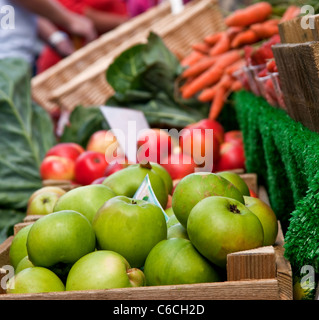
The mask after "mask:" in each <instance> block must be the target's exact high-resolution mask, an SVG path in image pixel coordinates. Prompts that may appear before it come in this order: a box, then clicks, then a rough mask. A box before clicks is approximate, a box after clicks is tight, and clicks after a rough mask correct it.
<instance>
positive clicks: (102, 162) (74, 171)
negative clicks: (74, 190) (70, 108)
mask: <svg viewBox="0 0 319 320" xmlns="http://www.w3.org/2000/svg"><path fill="white" fill-rule="evenodd" d="M106 134H111V133H110V132H108V131H106V130H101V131H97V132H95V133H94V134H93V135H92V136H91V138H90V140H89V142H88V144H87V147H86V149H84V148H83V147H82V146H80V145H79V144H77V143H73V142H64V143H58V144H57V145H55V146H53V147H52V148H51V149H50V150H49V151H48V152H47V153H46V156H45V158H44V159H43V161H42V163H41V166H40V174H41V177H42V179H43V180H68V181H72V182H74V183H75V184H80V185H88V184H90V183H92V182H93V181H95V180H96V179H98V178H101V177H104V176H105V175H106V174H107V171H106V170H107V167H108V163H107V161H106V156H105V150H106V142H105V136H106ZM112 137H113V136H112ZM114 139H115V138H114Z"/></svg>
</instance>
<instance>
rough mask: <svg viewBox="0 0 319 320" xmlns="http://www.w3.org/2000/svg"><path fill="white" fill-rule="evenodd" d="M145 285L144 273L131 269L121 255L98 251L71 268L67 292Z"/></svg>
mask: <svg viewBox="0 0 319 320" xmlns="http://www.w3.org/2000/svg"><path fill="white" fill-rule="evenodd" d="M143 285H145V276H144V273H143V272H142V271H141V270H140V269H137V268H131V267H130V265H129V263H128V262H127V260H126V259H125V258H124V257H123V256H121V255H120V254H119V253H117V252H114V251H109V250H98V251H95V252H92V253H89V254H87V255H85V256H84V257H82V258H81V259H79V260H78V261H77V262H76V263H75V264H74V265H73V266H72V268H71V270H70V272H69V274H68V277H67V280H66V290H67V291H69V290H70V291H71V290H102V289H113V288H128V287H140V286H143Z"/></svg>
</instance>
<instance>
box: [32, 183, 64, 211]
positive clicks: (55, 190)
mask: <svg viewBox="0 0 319 320" xmlns="http://www.w3.org/2000/svg"><path fill="white" fill-rule="evenodd" d="M47 192H50V193H56V194H57V195H59V196H62V195H64V194H65V193H66V191H65V190H64V189H62V188H60V187H56V186H47V187H42V188H40V189H38V190H36V191H34V192H33V193H32V194H31V196H30V198H29V200H28V204H27V206H29V205H30V203H31V202H32V200H33V199H34V198H35V197H36V196H38V195H39V194H41V193H47Z"/></svg>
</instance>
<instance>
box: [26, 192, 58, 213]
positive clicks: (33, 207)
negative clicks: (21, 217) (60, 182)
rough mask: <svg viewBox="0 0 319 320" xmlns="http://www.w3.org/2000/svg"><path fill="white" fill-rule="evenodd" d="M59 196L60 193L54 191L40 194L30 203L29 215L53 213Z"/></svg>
mask: <svg viewBox="0 0 319 320" xmlns="http://www.w3.org/2000/svg"><path fill="white" fill-rule="evenodd" d="M59 198H60V195H58V194H57V193H54V192H43V193H41V194H38V195H37V196H35V197H34V198H33V200H32V201H31V202H30V203H29V205H28V208H27V215H46V214H49V213H52V212H53V209H54V206H55V204H56V203H57V202H58V200H59Z"/></svg>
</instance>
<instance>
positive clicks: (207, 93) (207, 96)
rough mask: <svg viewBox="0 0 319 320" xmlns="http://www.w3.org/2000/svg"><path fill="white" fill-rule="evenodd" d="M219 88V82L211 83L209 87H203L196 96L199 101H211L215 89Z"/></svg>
mask: <svg viewBox="0 0 319 320" xmlns="http://www.w3.org/2000/svg"><path fill="white" fill-rule="evenodd" d="M218 89H219V82H218V83H216V84H214V85H212V86H211V87H209V88H206V89H204V90H203V91H202V92H201V93H200V94H199V96H198V100H199V101H201V102H208V101H212V100H213V99H214V97H215V95H216V92H217V90H218Z"/></svg>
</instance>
